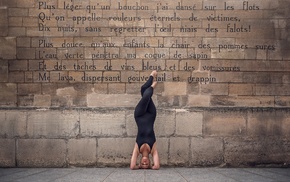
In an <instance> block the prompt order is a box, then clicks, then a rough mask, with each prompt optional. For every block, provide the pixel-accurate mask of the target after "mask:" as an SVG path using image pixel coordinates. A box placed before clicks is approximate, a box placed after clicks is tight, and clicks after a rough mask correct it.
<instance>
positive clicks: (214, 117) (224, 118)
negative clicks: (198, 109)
mask: <svg viewBox="0 0 290 182" xmlns="http://www.w3.org/2000/svg"><path fill="white" fill-rule="evenodd" d="M246 117H247V113H246V112H243V111H236V112H235V111H226V110H223V111H221V112H219V111H207V112H205V113H204V123H203V124H204V133H203V135H205V136H241V135H245V133H246Z"/></svg>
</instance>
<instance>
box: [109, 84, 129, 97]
mask: <svg viewBox="0 0 290 182" xmlns="http://www.w3.org/2000/svg"><path fill="white" fill-rule="evenodd" d="M125 89H126V85H125V83H111V84H108V92H109V94H124V93H125Z"/></svg>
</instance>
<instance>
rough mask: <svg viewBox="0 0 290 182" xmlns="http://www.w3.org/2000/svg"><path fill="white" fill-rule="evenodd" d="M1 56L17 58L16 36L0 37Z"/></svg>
mask: <svg viewBox="0 0 290 182" xmlns="http://www.w3.org/2000/svg"><path fill="white" fill-rule="evenodd" d="M0 45H5V46H1V49H0V58H2V59H15V58H16V38H15V37H0Z"/></svg>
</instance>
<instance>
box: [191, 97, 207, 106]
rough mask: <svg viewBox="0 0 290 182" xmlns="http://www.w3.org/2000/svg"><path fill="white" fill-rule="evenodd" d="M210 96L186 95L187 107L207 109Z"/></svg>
mask: <svg viewBox="0 0 290 182" xmlns="http://www.w3.org/2000/svg"><path fill="white" fill-rule="evenodd" d="M210 100H211V96H209V95H188V103H187V106H189V107H208V106H210Z"/></svg>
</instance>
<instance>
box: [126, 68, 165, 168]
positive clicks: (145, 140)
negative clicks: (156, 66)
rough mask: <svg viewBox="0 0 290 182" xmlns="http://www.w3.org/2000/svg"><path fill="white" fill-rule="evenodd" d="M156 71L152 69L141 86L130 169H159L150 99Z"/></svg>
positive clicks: (153, 108)
mask: <svg viewBox="0 0 290 182" xmlns="http://www.w3.org/2000/svg"><path fill="white" fill-rule="evenodd" d="M156 76H157V71H152V73H151V74H150V77H149V79H148V80H147V82H146V83H145V84H144V85H143V86H142V87H141V95H142V98H141V100H140V101H139V103H138V104H137V106H136V108H135V112H134V117H135V120H136V124H137V127H138V133H137V138H136V143H135V146H134V150H133V154H132V158H131V164H130V168H131V169H150V168H151V169H159V168H160V164H159V156H158V152H157V148H156V138H155V133H154V121H155V118H156V108H155V105H154V103H153V101H152V99H151V97H152V95H153V90H154V88H155V87H156V85H157V82H156V81H154V79H155V78H156ZM139 154H141V155H142V157H141V160H140V164H139V165H136V163H137V158H138V156H139ZM150 154H151V155H152V158H153V163H154V164H153V165H151V164H150V159H149V155H150Z"/></svg>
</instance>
